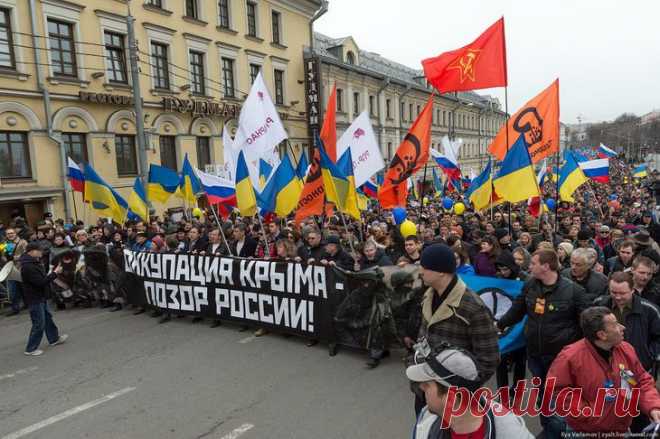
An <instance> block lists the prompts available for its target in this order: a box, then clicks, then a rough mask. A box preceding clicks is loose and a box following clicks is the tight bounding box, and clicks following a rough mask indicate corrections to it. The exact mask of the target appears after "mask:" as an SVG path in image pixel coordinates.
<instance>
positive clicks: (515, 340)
mask: <svg viewBox="0 0 660 439" xmlns="http://www.w3.org/2000/svg"><path fill="white" fill-rule="evenodd" d="M460 278H461V280H462V281H463V282H465V285H467V287H468V288H469V289H471V290H472V291H474V292H475V293H477V294H478V295H479V297H481V300H483V302H484V303H485V304H486V307H488V309H490V312H491V313H492V314H493V316H495V320H497V319H499V318H501V317H502V316H503V315H504V314H506V312H507V311H508V310H509V308H511V305H512V304H513V301H514V300H515V299H516V298H517V297H518V296H520V295H521V294H522V287H523V285H524V284H525V283H524V282H523V281H520V280H509V279H498V278H496V277H486V276H473V275H461V276H460ZM526 323H527V316H525V318H524V319H522V320H521V321H520V322H518V323H516V324H515V325H513V327H511V328H509V330H508V331H506V332H505V333H504V334H502V336H500V340H499V346H500V354H502V355H504V354H507V353H509V352H513V351H515V350H517V349H520V348H522V347H524V346H525V345H526V344H527V343H526V341H525V334H524V328H525V324H526Z"/></svg>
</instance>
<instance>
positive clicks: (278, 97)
mask: <svg viewBox="0 0 660 439" xmlns="http://www.w3.org/2000/svg"><path fill="white" fill-rule="evenodd" d="M274 73H275V104H276V105H284V71H283V70H277V69H275V71H274Z"/></svg>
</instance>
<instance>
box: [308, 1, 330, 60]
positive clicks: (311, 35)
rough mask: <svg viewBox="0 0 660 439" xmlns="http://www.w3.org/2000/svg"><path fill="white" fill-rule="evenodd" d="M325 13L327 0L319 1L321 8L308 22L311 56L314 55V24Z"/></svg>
mask: <svg viewBox="0 0 660 439" xmlns="http://www.w3.org/2000/svg"><path fill="white" fill-rule="evenodd" d="M326 12H328V0H321V7H320V8H319V10H318V11H316V12H315V13H314V15H312V19H311V20H309V49H310V52H311V54H312V55H314V22H315V21H316V20H318V19H319V18H321V16H322V15H324V14H325V13H326Z"/></svg>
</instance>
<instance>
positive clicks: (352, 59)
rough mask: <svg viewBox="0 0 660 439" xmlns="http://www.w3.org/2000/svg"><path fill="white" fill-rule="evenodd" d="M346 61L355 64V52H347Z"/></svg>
mask: <svg viewBox="0 0 660 439" xmlns="http://www.w3.org/2000/svg"><path fill="white" fill-rule="evenodd" d="M346 62H347V63H349V64H350V65H355V54H354V53H353V52H351V51H350V50H349V51H348V52H346Z"/></svg>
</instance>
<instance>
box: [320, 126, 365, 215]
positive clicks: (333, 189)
mask: <svg viewBox="0 0 660 439" xmlns="http://www.w3.org/2000/svg"><path fill="white" fill-rule="evenodd" d="M316 143H317V145H318V147H319V151H320V153H321V163H320V164H321V176H322V178H323V187H324V188H325V194H326V198H327V200H328V201H330V202H331V203H335V205H336V206H337V207H338V208H339V210H340V211H342V212H344V213H347V214H349V215H350V216H352V217H353V218H356V219H360V210H359V209H358V205H357V193H356V191H355V185H354V184H353V183H351V182H350V181H349V179H348V178H347V177H346V176H345V175H344V174H343V173H342V172H341V171H340V170H339V168H338V167H337V165H336V164H335V163H333V162H332V160H331V159H330V157H329V156H328V154H327V153H326V152H325V148H324V147H323V143H322V142H321V139H320V138H318V137H317V138H316ZM347 152H348V153H349V154H350V149H348V150H347ZM349 159H350V160H351V163H352V159H351V158H350V155H349Z"/></svg>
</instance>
